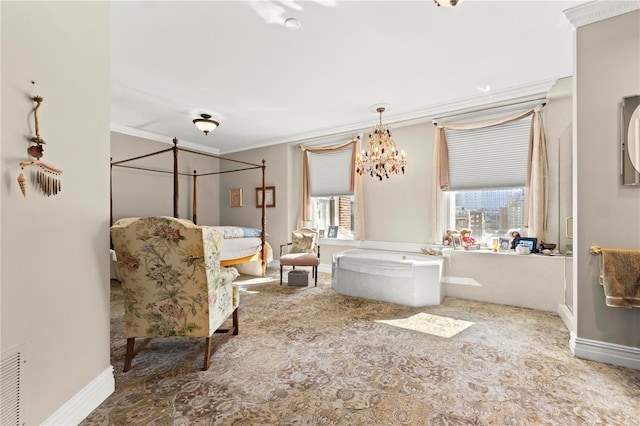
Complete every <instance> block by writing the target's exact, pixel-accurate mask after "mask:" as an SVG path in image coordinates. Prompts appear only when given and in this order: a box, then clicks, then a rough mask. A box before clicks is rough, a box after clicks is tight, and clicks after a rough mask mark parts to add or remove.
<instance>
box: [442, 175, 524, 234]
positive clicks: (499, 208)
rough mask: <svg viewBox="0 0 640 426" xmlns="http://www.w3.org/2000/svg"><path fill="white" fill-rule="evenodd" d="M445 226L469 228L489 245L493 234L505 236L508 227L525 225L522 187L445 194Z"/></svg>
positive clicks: (449, 227)
mask: <svg viewBox="0 0 640 426" xmlns="http://www.w3.org/2000/svg"><path fill="white" fill-rule="evenodd" d="M445 197H447V199H448V202H447V203H445V204H446V205H447V210H448V214H447V216H446V217H447V218H448V220H447V226H448V228H447V229H456V230H458V231H459V230H460V229H462V228H469V229H471V231H472V236H473V237H474V238H475V239H476V240H478V241H479V242H480V243H487V244H489V245H490V243H491V241H492V238H494V237H508V236H509V235H508V232H509V230H512V229H522V228H523V224H524V187H519V188H510V189H487V190H475V191H449V192H447V193H446V194H445Z"/></svg>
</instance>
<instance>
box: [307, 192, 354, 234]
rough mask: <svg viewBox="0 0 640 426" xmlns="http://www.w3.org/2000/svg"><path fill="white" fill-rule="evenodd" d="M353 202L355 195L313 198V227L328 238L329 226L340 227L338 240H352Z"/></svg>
mask: <svg viewBox="0 0 640 426" xmlns="http://www.w3.org/2000/svg"><path fill="white" fill-rule="evenodd" d="M353 202H354V197H353V195H346V196H324V197H311V211H312V218H311V227H312V228H317V229H318V230H319V231H320V233H321V234H324V236H325V237H326V236H327V233H328V231H329V226H338V238H344V239H352V238H353V233H354V220H353V212H354V208H353ZM322 231H324V232H322Z"/></svg>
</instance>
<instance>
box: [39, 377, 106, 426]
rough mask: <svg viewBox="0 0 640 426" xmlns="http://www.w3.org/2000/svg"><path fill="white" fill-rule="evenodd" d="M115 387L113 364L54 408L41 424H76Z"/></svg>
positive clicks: (52, 425)
mask: <svg viewBox="0 0 640 426" xmlns="http://www.w3.org/2000/svg"><path fill="white" fill-rule="evenodd" d="M115 389H116V380H115V377H114V376H113V366H111V365H110V366H109V367H108V368H107V369H106V370H104V371H103V372H102V373H100V374H99V375H98V376H97V377H96V378H95V379H93V380H92V381H91V382H90V383H89V384H88V385H86V386H85V387H84V388H82V390H81V391H80V392H78V393H77V394H75V395H74V396H73V398H71V399H70V400H69V401H67V402H66V403H65V404H64V405H63V406H62V407H60V408H59V409H58V410H56V412H55V413H53V414H52V415H51V416H49V418H48V419H47V420H45V421H44V422H43V423H42V425H45V426H46V425H51V426H54V425H78V424H80V422H81V421H82V420H83V419H84V418H85V417H87V416H88V415H89V414H91V412H92V411H93V410H95V409H96V408H97V407H98V406H99V405H100V404H102V402H103V401H104V400H105V399H107V397H108V396H109V395H111V394H112V393H113V392H114V391H115Z"/></svg>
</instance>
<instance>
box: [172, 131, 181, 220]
mask: <svg viewBox="0 0 640 426" xmlns="http://www.w3.org/2000/svg"><path fill="white" fill-rule="evenodd" d="M178 194H179V189H178V138H173V217H175V218H176V219H177V218H179V217H180V215H179V214H178Z"/></svg>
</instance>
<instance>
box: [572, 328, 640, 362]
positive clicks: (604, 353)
mask: <svg viewBox="0 0 640 426" xmlns="http://www.w3.org/2000/svg"><path fill="white" fill-rule="evenodd" d="M569 347H570V348H571V352H572V353H573V355H574V356H576V357H577V358H583V359H588V360H591V361H598V362H604V363H606V364H613V365H619V366H621V367H627V368H633V369H635V370H640V348H633V347H631V346H623V345H617V344H615V343H607V342H601V341H598V340H589V339H583V338H581V337H576V335H575V333H573V332H571V340H570V341H569Z"/></svg>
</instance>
